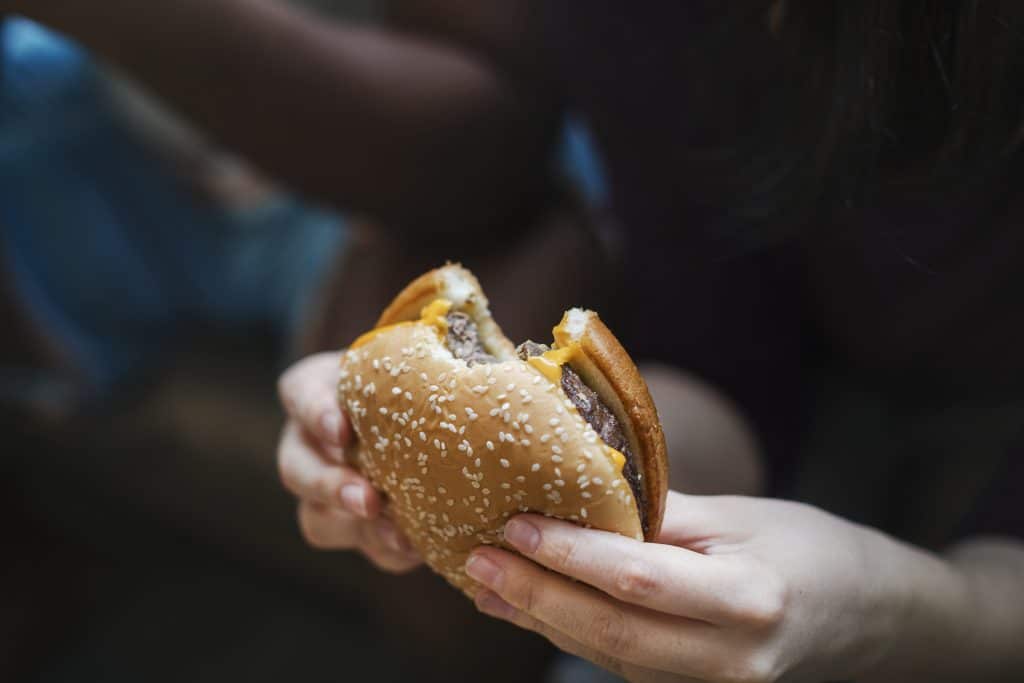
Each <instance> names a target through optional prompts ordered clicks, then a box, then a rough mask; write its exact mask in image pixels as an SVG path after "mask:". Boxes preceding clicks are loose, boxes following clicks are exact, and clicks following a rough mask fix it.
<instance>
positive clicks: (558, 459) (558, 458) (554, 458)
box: [551, 455, 562, 464]
mask: <svg viewBox="0 0 1024 683" xmlns="http://www.w3.org/2000/svg"><path fill="white" fill-rule="evenodd" d="M551 462H553V463H555V464H560V463H561V462H562V456H560V455H552V456H551Z"/></svg>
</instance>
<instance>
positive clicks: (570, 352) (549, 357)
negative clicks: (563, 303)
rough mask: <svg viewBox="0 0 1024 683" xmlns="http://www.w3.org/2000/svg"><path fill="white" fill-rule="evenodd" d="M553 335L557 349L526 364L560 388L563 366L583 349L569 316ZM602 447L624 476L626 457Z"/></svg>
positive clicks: (607, 446)
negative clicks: (570, 326) (570, 330)
mask: <svg viewBox="0 0 1024 683" xmlns="http://www.w3.org/2000/svg"><path fill="white" fill-rule="evenodd" d="M551 334H552V335H553V336H554V339H555V344H554V346H555V348H553V349H551V350H550V351H546V352H545V353H542V354H541V355H539V356H531V357H530V358H528V359H527V360H526V362H527V363H529V364H530V365H532V366H533V367H534V368H536V369H537V371H538V372H540V373H541V374H542V375H544V376H545V377H547V378H548V380H550V381H551V383H552V384H554V385H556V386H560V385H561V382H562V366H563V365H565V364H566V363H571V362H572V361H573V359H575V358H578V357H579V354H582V353H583V349H582V348H581V347H580V343H579V342H578V341H576V340H575V339H573V338H572V334H571V333H570V332H569V330H568V314H566V316H565V317H563V318H562V322H560V323H558V325H556V326H555V328H554V329H553V330H551ZM602 445H603V446H604V452H605V454H606V455H607V456H608V457H609V459H611V461H612V464H614V465H615V471H616V473H617V474H618V475H619V476H622V468H623V467H625V465H626V456H625V455H623V454H622V453H620V452H619V451H618V450H616V449H614V448H612V447H611V446H609V445H608V444H602Z"/></svg>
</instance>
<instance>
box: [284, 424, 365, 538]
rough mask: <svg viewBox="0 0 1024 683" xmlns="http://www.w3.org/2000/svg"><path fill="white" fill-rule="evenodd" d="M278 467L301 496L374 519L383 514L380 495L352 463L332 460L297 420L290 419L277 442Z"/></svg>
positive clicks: (291, 486) (295, 492) (292, 489)
mask: <svg viewBox="0 0 1024 683" xmlns="http://www.w3.org/2000/svg"><path fill="white" fill-rule="evenodd" d="M277 453H278V455H277V458H278V470H279V473H280V475H281V481H282V482H283V483H284V485H285V488H287V489H288V490H289V491H291V492H292V493H294V494H295V495H296V496H298V497H299V498H300V499H302V500H307V501H314V502H317V503H321V504H323V505H332V506H336V507H337V506H341V507H344V508H345V509H347V510H349V511H350V512H352V513H354V514H356V515H358V516H360V517H363V518H366V519H373V518H375V517H377V516H378V515H379V514H380V510H381V499H380V495H379V494H378V493H377V492H376V491H375V490H374V488H373V487H372V486H371V485H370V483H369V481H367V480H366V479H365V478H364V477H362V476H360V475H359V474H358V473H357V472H356V471H355V470H353V469H352V468H351V467H347V466H345V465H335V464H330V463H328V462H327V461H325V460H324V459H323V458H322V457H321V456H320V454H319V453H318V452H317V450H316V448H315V446H314V444H313V443H312V441H311V440H310V439H309V438H308V437H307V436H306V435H305V434H304V433H303V431H302V430H301V428H300V427H299V425H298V424H297V423H296V422H295V421H294V420H289V421H288V423H287V424H286V425H285V428H284V432H283V434H282V435H281V443H280V445H279V446H278V451H277Z"/></svg>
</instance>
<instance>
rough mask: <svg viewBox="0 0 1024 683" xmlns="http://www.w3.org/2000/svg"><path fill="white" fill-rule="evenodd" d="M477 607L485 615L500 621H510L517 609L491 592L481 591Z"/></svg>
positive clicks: (478, 595)
mask: <svg viewBox="0 0 1024 683" xmlns="http://www.w3.org/2000/svg"><path fill="white" fill-rule="evenodd" d="M476 607H477V609H479V610H480V611H481V612H483V613H484V614H489V615H491V616H492V617H498V618H500V619H510V618H511V617H512V615H514V614H515V612H516V608H515V607H513V606H512V605H510V604H508V603H507V602H505V601H504V600H502V599H501V598H500V597H498V595H497V594H495V593H492V592H491V591H480V592H479V593H478V594H477V596H476Z"/></svg>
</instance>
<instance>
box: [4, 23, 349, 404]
mask: <svg viewBox="0 0 1024 683" xmlns="http://www.w3.org/2000/svg"><path fill="white" fill-rule="evenodd" d="M0 239H2V246H3V253H4V254H5V257H6V263H5V264H4V268H5V269H6V270H7V271H8V272H9V273H10V274H11V275H12V276H13V280H14V284H15V288H16V290H17V292H18V295H19V296H20V298H21V299H22V302H23V304H25V306H26V308H27V309H28V310H29V312H30V314H31V315H32V317H33V318H34V322H35V323H36V324H37V325H38V326H40V327H41V329H42V330H43V331H44V333H46V334H48V335H49V336H50V337H51V338H53V339H55V340H56V341H57V342H58V343H59V344H60V345H61V347H62V348H64V349H65V350H66V352H67V353H68V354H69V355H70V356H71V359H72V360H73V362H74V364H75V365H76V366H78V369H79V370H81V371H82V372H83V373H84V375H85V376H86V377H87V378H88V381H89V383H90V384H91V385H92V387H91V388H92V389H93V390H96V391H98V392H100V393H103V392H105V391H108V390H109V389H111V388H113V387H114V386H115V385H116V384H117V383H118V382H120V381H121V380H123V379H125V378H127V377H128V376H130V375H131V374H132V373H133V372H135V371H138V370H141V369H143V368H145V367H146V366H147V365H148V364H150V363H152V362H153V361H154V360H155V358H156V356H157V355H159V354H160V353H161V352H162V351H164V350H166V349H167V348H168V346H169V345H170V344H171V343H172V342H173V339H174V337H175V332H176V331H177V330H179V329H181V328H180V324H181V323H184V322H195V321H203V322H216V323H224V324H229V325H249V324H259V325H270V326H272V327H273V328H274V329H275V330H277V331H278V332H279V333H281V334H286V333H288V332H289V330H290V328H291V327H292V326H294V325H295V324H296V322H297V316H298V315H300V313H301V311H302V310H303V309H304V302H305V299H306V298H307V297H308V295H309V293H310V291H311V289H312V288H313V287H314V286H315V285H316V283H317V282H318V280H319V278H320V275H321V274H322V272H323V270H324V268H325V267H327V265H328V264H329V263H330V262H331V261H333V260H334V259H335V258H336V257H337V255H338V251H339V249H340V248H342V246H343V244H344V239H345V228H344V224H343V221H342V219H341V218H340V217H338V216H337V215H335V214H332V213H329V212H326V211H322V210H319V209H317V208H315V207H311V206H308V205H305V204H303V203H301V202H299V201H297V200H296V199H294V198H292V197H288V196H284V195H281V196H278V197H276V198H274V199H273V200H272V201H269V202H267V203H265V204H264V205H262V206H259V207H257V208H256V209H252V210H246V211H236V210H229V209H226V208H224V207H220V206H216V205H213V204H212V203H208V202H205V201H203V200H201V199H199V198H197V197H195V196H194V195H193V194H192V193H191V192H189V191H188V190H187V189H186V188H185V187H184V186H183V185H182V183H181V180H180V179H179V178H178V177H177V176H176V175H175V174H174V173H173V172H172V171H171V170H170V169H169V168H167V167H166V166H165V165H164V163H163V162H162V161H161V160H159V159H157V158H156V157H155V156H154V155H153V154H152V153H151V152H150V150H149V149H148V148H147V147H146V145H145V144H144V143H143V142H141V141H140V140H137V139H136V138H135V137H134V136H133V134H132V133H131V132H130V131H129V130H127V128H126V127H125V125H124V124H123V122H121V121H119V119H118V116H117V112H116V111H115V110H114V108H113V106H112V104H111V102H110V99H109V97H108V93H107V89H106V86H105V81H104V78H103V76H102V75H101V73H100V72H99V71H98V70H97V68H96V66H95V65H94V63H93V62H92V61H91V60H90V59H89V57H88V55H87V54H85V53H83V52H82V51H81V50H80V49H78V48H77V47H76V46H75V45H73V44H72V43H70V42H68V41H66V40H64V39H62V38H61V37H59V36H57V35H55V34H53V33H50V32H48V31H46V30H45V29H43V28H41V27H39V26H37V25H35V24H33V23H31V22H28V21H25V20H22V19H11V20H8V21H7V22H5V23H4V25H3V26H2V31H0Z"/></svg>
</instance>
